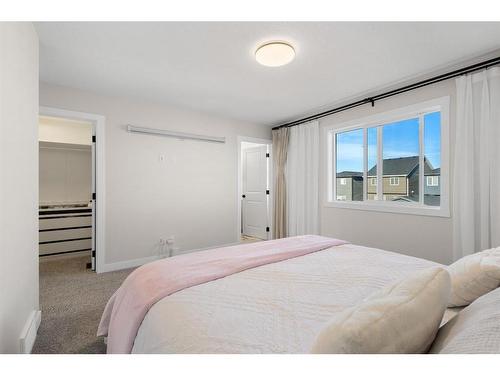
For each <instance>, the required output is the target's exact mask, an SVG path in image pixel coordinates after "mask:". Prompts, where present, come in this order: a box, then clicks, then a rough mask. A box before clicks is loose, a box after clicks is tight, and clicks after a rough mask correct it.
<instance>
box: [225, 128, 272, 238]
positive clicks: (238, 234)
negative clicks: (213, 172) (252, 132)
mask: <svg viewBox="0 0 500 375" xmlns="http://www.w3.org/2000/svg"><path fill="white" fill-rule="evenodd" d="M242 142H250V143H257V144H265V145H268V150H269V151H268V152H269V158H268V161H267V162H268V168H267V170H268V173H269V174H268V187H267V188H268V189H269V202H268V204H269V209H268V210H267V226H268V227H269V233H268V235H267V238H268V239H272V233H273V220H272V217H273V197H274V186H273V176H274V175H273V141H272V140H271V139H266V138H253V137H246V136H242V135H238V136H237V137H236V143H237V145H238V147H237V150H236V151H237V153H238V155H237V160H238V175H237V178H238V189H237V191H236V207H237V208H238V209H237V212H238V215H237V216H236V237H235V239H236V241H237V243H239V242H240V240H241V194H242V187H241V179H242V173H243V172H242V170H241V143H242Z"/></svg>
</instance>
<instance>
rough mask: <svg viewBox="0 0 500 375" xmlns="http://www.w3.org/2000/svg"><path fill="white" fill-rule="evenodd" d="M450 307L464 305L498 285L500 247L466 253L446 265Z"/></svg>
mask: <svg viewBox="0 0 500 375" xmlns="http://www.w3.org/2000/svg"><path fill="white" fill-rule="evenodd" d="M448 271H449V272H450V275H451V289H452V292H451V300H450V307H453V306H466V305H468V304H469V303H471V302H472V301H474V300H475V299H476V298H478V297H481V296H482V295H483V294H486V293H488V292H490V291H492V290H493V289H496V288H498V286H500V247H497V248H495V249H489V250H484V251H481V252H479V253H475V254H472V255H468V256H466V257H463V258H462V259H459V260H457V261H456V262H455V263H452V264H451V265H449V266H448Z"/></svg>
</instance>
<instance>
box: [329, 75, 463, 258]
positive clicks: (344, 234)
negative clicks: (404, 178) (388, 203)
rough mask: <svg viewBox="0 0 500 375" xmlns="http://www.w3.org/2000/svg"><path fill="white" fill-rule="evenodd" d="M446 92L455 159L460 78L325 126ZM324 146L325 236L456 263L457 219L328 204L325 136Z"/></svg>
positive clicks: (362, 109)
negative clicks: (454, 224) (454, 236)
mask: <svg viewBox="0 0 500 375" xmlns="http://www.w3.org/2000/svg"><path fill="white" fill-rule="evenodd" d="M443 96H450V146H451V148H450V160H451V163H453V151H454V147H453V145H454V142H453V139H454V134H455V129H454V124H455V82H454V80H448V81H444V82H441V83H439V84H436V85H432V86H427V87H424V88H421V89H418V90H414V91H410V92H408V93H406V94H402V95H397V96H394V97H392V98H388V99H385V100H382V101H380V102H376V104H375V107H373V108H372V107H371V106H369V105H366V106H362V107H358V108H355V109H352V110H349V111H345V112H341V113H338V114H335V115H332V116H329V117H327V118H324V119H322V120H321V123H320V124H321V125H320V126H321V127H326V126H330V125H333V126H338V125H340V126H341V124H342V123H344V122H346V121H350V120H355V119H358V118H363V117H366V116H370V115H373V114H376V113H380V112H386V111H389V110H393V109H397V108H401V107H404V106H408V105H411V104H416V103H420V102H424V101H427V100H430V99H435V98H440V97H443ZM321 134H322V137H324V132H321ZM321 147H322V148H321V158H320V160H321V162H322V166H321V169H320V171H321V181H320V193H321V195H320V197H321V200H320V205H321V210H320V212H321V214H320V215H321V233H322V234H324V235H328V236H332V237H337V238H342V239H344V240H348V241H350V242H352V243H355V244H359V245H365V246H370V247H377V248H382V249H386V250H391V251H395V252H399V253H403V254H407V255H412V256H416V257H421V258H426V259H430V260H433V261H436V262H440V263H450V262H452V259H453V258H452V222H451V218H443V217H431V216H417V215H408V214H394V213H385V212H373V211H360V210H352V209H344V208H335V207H326V206H325V205H324V204H323V201H324V197H325V188H326V182H327V180H326V179H327V176H326V174H325V171H326V168H325V162H326V150H325V140H324V139H322V142H321ZM452 170H453V168H452V167H451V165H450V171H452ZM450 181H452V180H450ZM450 190H452V189H450ZM450 201H451V199H450Z"/></svg>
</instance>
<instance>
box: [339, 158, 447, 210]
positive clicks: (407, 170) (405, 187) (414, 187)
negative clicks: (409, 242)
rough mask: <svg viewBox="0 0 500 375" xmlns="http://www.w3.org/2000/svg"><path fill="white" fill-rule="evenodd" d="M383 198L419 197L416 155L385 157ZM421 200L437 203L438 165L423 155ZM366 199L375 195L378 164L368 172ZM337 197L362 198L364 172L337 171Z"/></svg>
mask: <svg viewBox="0 0 500 375" xmlns="http://www.w3.org/2000/svg"><path fill="white" fill-rule="evenodd" d="M383 163H384V165H383V181H382V192H383V195H382V196H383V200H388V201H394V200H401V201H415V202H418V200H419V190H420V187H419V178H418V173H419V167H418V166H419V157H418V156H408V157H402V158H394V159H385V160H384V161H383ZM424 163H425V164H424V176H425V178H424V203H425V204H428V205H439V199H440V191H441V187H440V182H441V181H440V179H441V176H440V174H441V169H440V168H433V166H432V164H431V163H430V162H429V161H428V160H427V158H424ZM367 175H368V177H367V178H368V181H367V199H368V200H373V199H376V196H377V185H378V184H377V166H374V167H372V168H371V169H370V170H369V171H368V173H367ZM336 195H337V200H344V201H351V200H358V201H361V200H363V173H362V172H353V171H343V172H339V173H337V194H336Z"/></svg>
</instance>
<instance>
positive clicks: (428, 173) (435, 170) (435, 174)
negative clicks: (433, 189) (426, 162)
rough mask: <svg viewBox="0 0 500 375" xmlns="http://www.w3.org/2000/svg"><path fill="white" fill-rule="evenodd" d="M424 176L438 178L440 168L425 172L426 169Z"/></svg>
mask: <svg viewBox="0 0 500 375" xmlns="http://www.w3.org/2000/svg"><path fill="white" fill-rule="evenodd" d="M425 175H426V176H440V175H441V168H435V169H431V170H429V171H427V168H426V170H425Z"/></svg>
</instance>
